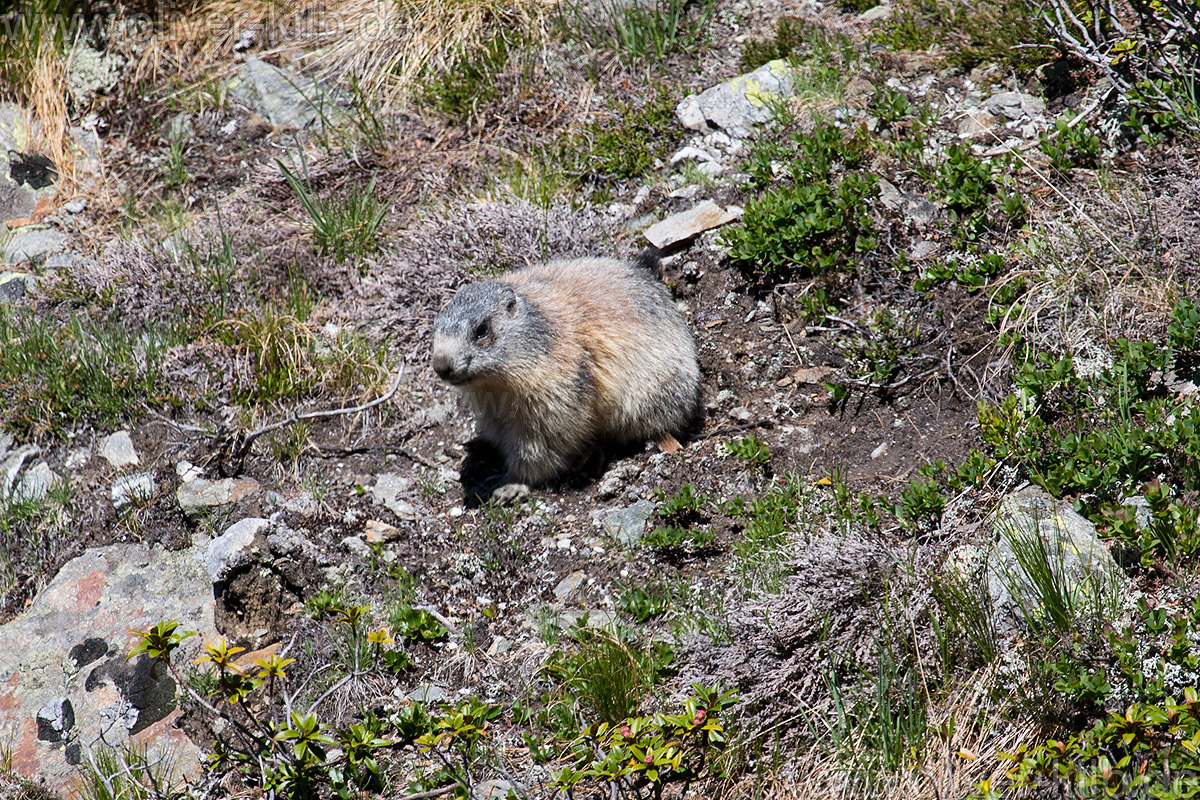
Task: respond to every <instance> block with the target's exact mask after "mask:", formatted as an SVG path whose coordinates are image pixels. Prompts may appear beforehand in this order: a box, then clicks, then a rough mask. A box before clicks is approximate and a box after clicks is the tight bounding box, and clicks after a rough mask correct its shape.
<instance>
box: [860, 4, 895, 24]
mask: <svg viewBox="0 0 1200 800" xmlns="http://www.w3.org/2000/svg"><path fill="white" fill-rule="evenodd" d="M890 16H892V7H891V6H875V7H874V8H868V9H867V10H866V11H864V12H862V13H861V14H859V15H858V21H859V22H875V21H876V20H880V19H887V18H889V17H890Z"/></svg>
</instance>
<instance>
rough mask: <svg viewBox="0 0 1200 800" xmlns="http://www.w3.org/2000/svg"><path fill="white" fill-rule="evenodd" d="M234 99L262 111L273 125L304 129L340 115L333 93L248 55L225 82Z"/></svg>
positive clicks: (319, 85)
mask: <svg viewBox="0 0 1200 800" xmlns="http://www.w3.org/2000/svg"><path fill="white" fill-rule="evenodd" d="M229 91H230V94H232V95H233V96H234V97H235V98H237V99H238V100H240V101H242V102H243V103H246V104H247V105H249V106H250V107H251V108H253V109H254V110H255V111H257V112H258V113H260V114H262V115H263V116H264V117H266V119H267V120H268V121H269V122H270V123H271V124H272V125H274V126H275V127H276V128H282V129H285V130H287V129H304V128H312V127H314V126H316V125H318V124H320V123H321V120H322V116H324V118H325V119H327V120H330V121H333V120H334V119H340V118H341V116H342V112H341V109H340V108H338V106H337V104H336V103H335V102H334V98H333V96H332V95H331V94H330V92H329V91H328V90H327V89H326V88H325V87H323V86H322V85H321V84H319V83H317V82H315V81H313V80H312V79H311V78H306V77H304V76H303V75H297V74H296V73H294V72H289V71H287V70H282V69H279V68H278V67H275V66H272V65H270V64H268V63H267V62H265V61H262V60H260V59H257V58H251V59H249V60H247V61H246V63H244V64H243V65H242V68H241V69H240V70H239V71H238V74H237V76H236V77H234V78H233V79H232V80H231V81H230V82H229Z"/></svg>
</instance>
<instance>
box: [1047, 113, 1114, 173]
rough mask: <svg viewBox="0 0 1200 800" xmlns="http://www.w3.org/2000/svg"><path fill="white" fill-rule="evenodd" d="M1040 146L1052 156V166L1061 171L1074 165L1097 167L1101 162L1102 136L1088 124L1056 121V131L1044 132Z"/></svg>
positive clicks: (1062, 120) (1063, 120)
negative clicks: (1073, 124)
mask: <svg viewBox="0 0 1200 800" xmlns="http://www.w3.org/2000/svg"><path fill="white" fill-rule="evenodd" d="M1038 148H1039V149H1040V150H1041V151H1042V152H1043V153H1045V154H1046V155H1048V156H1050V166H1051V168H1052V169H1055V170H1057V171H1059V172H1066V171H1067V170H1069V169H1071V168H1072V167H1095V166H1097V165H1098V164H1099V163H1100V137H1099V136H1097V135H1096V134H1094V133H1091V132H1090V131H1088V129H1087V126H1086V125H1078V126H1076V127H1074V128H1072V127H1071V126H1070V123H1069V121H1068V120H1065V119H1059V120H1056V121H1055V123H1054V133H1053V134H1050V133H1042V134H1041V135H1040V136H1039V137H1038Z"/></svg>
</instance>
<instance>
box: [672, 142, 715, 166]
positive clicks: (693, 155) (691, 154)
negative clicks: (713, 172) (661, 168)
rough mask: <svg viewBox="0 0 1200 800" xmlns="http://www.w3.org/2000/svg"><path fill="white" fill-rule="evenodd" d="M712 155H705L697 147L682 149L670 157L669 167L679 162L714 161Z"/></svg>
mask: <svg viewBox="0 0 1200 800" xmlns="http://www.w3.org/2000/svg"><path fill="white" fill-rule="evenodd" d="M714 160H715V159H714V158H713V155H712V153H706V152H704V151H703V150H701V149H700V148H699V147H690V146H689V147H684V148H682V149H680V150H679V151H678V152H676V153H675V155H673V156H671V166H675V165H676V164H678V163H679V162H680V161H702V162H703V161H714Z"/></svg>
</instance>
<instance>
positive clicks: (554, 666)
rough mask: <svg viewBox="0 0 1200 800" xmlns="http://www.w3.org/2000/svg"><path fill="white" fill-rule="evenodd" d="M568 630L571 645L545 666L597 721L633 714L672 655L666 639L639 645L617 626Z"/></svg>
mask: <svg viewBox="0 0 1200 800" xmlns="http://www.w3.org/2000/svg"><path fill="white" fill-rule="evenodd" d="M569 634H570V637H571V638H572V639H573V640H574V643H575V646H574V647H571V648H567V649H565V650H560V651H558V652H557V653H555V654H554V655H553V656H552V658H551V661H550V663H549V664H548V666H547V667H546V671H547V672H548V673H549V674H550V675H551V676H552V677H554V678H555V679H557V680H558V681H559V682H560V683H561V684H562V686H563V687H564V688H566V689H567V690H568V691H569V692H570V694H571V696H572V701H573V702H574V703H576V704H578V706H580V707H582V710H583V711H584V712H585V713H586V714H587V715H588V718H589V719H591V720H595V721H599V722H607V723H610V724H611V723H614V722H619V721H620V720H623V719H625V718H627V717H632V716H635V715H636V714H637V713H638V710H639V709H640V708H641V706H642V702H643V701H644V700H645V698H646V695H647V694H648V693H649V691H650V689H651V688H652V687H653V686H654V684H655V683H657V682H658V681H660V680H661V679H662V678H663V677H664V676H665V674H666V671H667V669H668V666H669V664H670V662H671V659H672V658H673V654H672V653H671V650H670V648H669V647H667V646H666V645H663V644H659V645H655V646H653V647H650V648H642V647H641V646H639V645H638V643H637V642H635V641H633V640H632V639H631V638H630V637H629V636H628V635H627V634H625V633H623V632H622V631H621V630H620V629H617V630H611V631H610V630H604V629H597V628H585V627H575V628H572V629H571V630H570V632H569Z"/></svg>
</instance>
